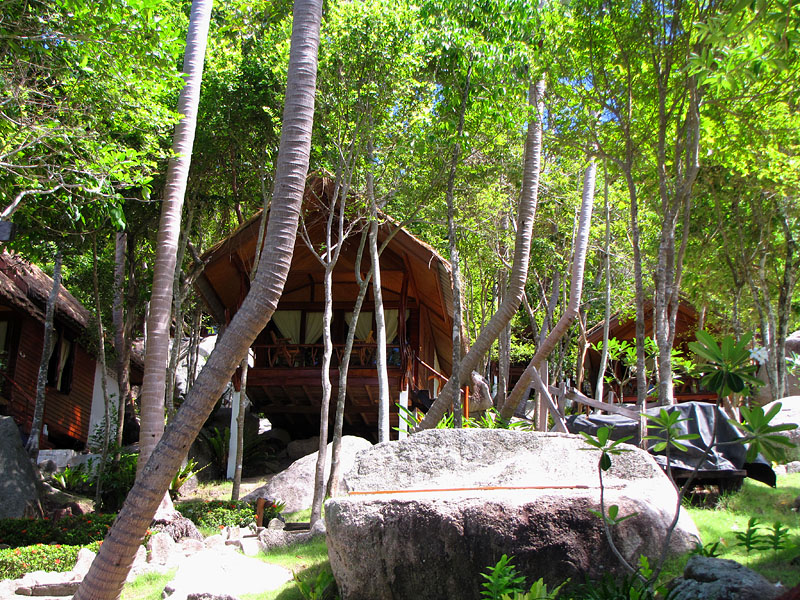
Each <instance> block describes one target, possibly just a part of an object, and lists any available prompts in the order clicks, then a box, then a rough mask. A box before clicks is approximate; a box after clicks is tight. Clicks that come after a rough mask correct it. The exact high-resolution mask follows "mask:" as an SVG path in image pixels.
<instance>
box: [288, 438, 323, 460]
mask: <svg viewBox="0 0 800 600" xmlns="http://www.w3.org/2000/svg"><path fill="white" fill-rule="evenodd" d="M318 450H319V436H314V437H310V438H307V439H305V440H292V441H291V442H289V443H288V444H286V452H287V454H288V455H289V458H291V459H292V460H297V459H298V458H303V457H304V456H308V455H309V454H312V453H314V452H317V451H318Z"/></svg>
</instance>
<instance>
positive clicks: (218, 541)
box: [203, 533, 225, 548]
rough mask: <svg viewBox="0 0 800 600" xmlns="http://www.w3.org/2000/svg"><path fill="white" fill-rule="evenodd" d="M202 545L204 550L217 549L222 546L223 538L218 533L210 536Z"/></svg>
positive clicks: (223, 543)
mask: <svg viewBox="0 0 800 600" xmlns="http://www.w3.org/2000/svg"><path fill="white" fill-rule="evenodd" d="M203 544H204V545H205V547H206V548H218V547H220V546H224V545H225V536H224V535H222V534H221V533H218V534H216V535H210V536H208V537H207V538H206V539H205V540H204V542H203Z"/></svg>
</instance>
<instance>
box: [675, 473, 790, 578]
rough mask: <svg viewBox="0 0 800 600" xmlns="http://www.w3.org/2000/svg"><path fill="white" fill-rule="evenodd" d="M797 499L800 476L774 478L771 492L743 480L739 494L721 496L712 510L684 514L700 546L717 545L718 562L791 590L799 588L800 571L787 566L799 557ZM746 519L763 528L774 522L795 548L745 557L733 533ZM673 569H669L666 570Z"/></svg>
mask: <svg viewBox="0 0 800 600" xmlns="http://www.w3.org/2000/svg"><path fill="white" fill-rule="evenodd" d="M798 496H800V473H796V474H793V475H783V476H780V477H778V486H777V487H776V488H774V489H773V488H770V487H769V486H766V485H764V484H762V483H759V482H757V481H751V480H749V479H747V480H745V483H744V485H743V486H742V489H741V491H739V492H737V493H734V494H730V495H727V496H721V497H720V498H719V500H718V501H717V503H716V506H715V507H713V509H711V508H694V507H690V508H689V509H688V510H689V514H691V516H692V519H694V522H695V524H696V525H697V528H698V529H699V530H700V536H701V537H702V540H703V544H710V543H714V542H719V546H718V548H717V551H718V552H720V558H729V559H731V560H735V561H737V562H740V563H742V564H743V565H745V566H747V567H750V568H751V569H754V570H756V571H758V572H759V573H761V574H762V575H764V577H766V578H767V579H769V580H770V581H780V582H781V583H783V584H784V585H786V586H788V587H791V586H795V585H798V584H800V569H798V568H797V566H796V565H792V564H790V561H791V560H792V559H794V558H795V557H797V556H799V555H800V547H798V546H800V513H798V512H796V511H793V510H791V508H792V503H793V502H794V500H795V498H797V497H798ZM750 517H756V518H757V519H758V520H759V522H760V524H761V526H762V527H764V528H770V527H771V526H772V524H773V523H775V522H780V523H781V524H782V525H783V526H785V527H788V528H789V540H790V541H792V542H793V543H794V544H795V546H796V547H795V548H793V549H789V550H783V551H779V552H774V551H772V550H754V551H751V552H750V553H749V554H748V553H747V551H746V549H745V548H744V547H742V546H739V545H737V544H738V539H737V538H736V533H737V532H743V531H745V530H746V529H747V522H748V520H749V519H750ZM762 532H763V533H766V531H762ZM682 562H683V563H685V560H683V561H682ZM675 566H677V565H670V570H672V568H674V567H675Z"/></svg>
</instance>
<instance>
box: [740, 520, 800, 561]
mask: <svg viewBox="0 0 800 600" xmlns="http://www.w3.org/2000/svg"><path fill="white" fill-rule="evenodd" d="M735 535H736V539H737V540H738V542H737V543H736V545H737V546H742V547H743V548H744V549H745V550H746V551H747V554H750V552H752V551H759V550H772V551H773V552H776V553H777V552H779V551H781V550H786V549H789V548H794V547H795V545H794V544H793V543H791V541H790V540H789V528H788V527H785V526H784V525H783V524H782V523H781V522H780V521H775V523H773V524H772V527H770V528H768V529H766V533H762V527H761V526H760V523H759V520H758V519H757V518H756V517H750V520H749V521H748V522H747V529H745V530H744V531H737V532H736V534H735Z"/></svg>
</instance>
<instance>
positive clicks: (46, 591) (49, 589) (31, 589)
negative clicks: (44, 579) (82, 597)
mask: <svg viewBox="0 0 800 600" xmlns="http://www.w3.org/2000/svg"><path fill="white" fill-rule="evenodd" d="M80 584H81V582H80V581H64V582H55V583H39V584H37V585H33V586H24V585H23V586H19V587H18V588H17V591H16V593H17V594H19V595H20V596H71V595H72V594H74V593H75V592H76V591H77V590H78V586H79V585H80Z"/></svg>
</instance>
